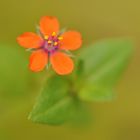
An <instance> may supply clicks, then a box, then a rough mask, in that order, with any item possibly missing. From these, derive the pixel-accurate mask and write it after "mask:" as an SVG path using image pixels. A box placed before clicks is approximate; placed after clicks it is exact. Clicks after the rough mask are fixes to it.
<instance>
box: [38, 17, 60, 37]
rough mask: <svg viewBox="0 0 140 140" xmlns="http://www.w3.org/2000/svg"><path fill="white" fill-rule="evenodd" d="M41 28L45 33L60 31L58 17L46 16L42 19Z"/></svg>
mask: <svg viewBox="0 0 140 140" xmlns="http://www.w3.org/2000/svg"><path fill="white" fill-rule="evenodd" d="M40 30H41V32H42V33H43V34H44V35H51V34H52V33H53V32H56V33H57V32H58V31H59V22H58V20H57V18H56V17H50V16H44V17H42V18H41V20H40Z"/></svg>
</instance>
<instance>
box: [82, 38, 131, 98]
mask: <svg viewBox="0 0 140 140" xmlns="http://www.w3.org/2000/svg"><path fill="white" fill-rule="evenodd" d="M132 46H133V45H132V41H130V40H127V39H107V40H102V41H100V42H97V43H95V44H93V45H91V46H89V47H86V48H84V49H83V50H82V52H81V55H80V59H81V60H83V61H84V78H85V80H84V81H85V82H84V83H82V86H81V89H80V92H79V97H80V98H81V99H83V100H100V99H101V100H103V99H104V100H107V99H108V98H110V99H111V98H113V97H114V94H113V92H112V88H113V86H114V85H115V84H116V82H117V81H118V80H119V78H120V76H121V74H122V72H123V71H124V69H125V68H126V66H127V64H128V62H129V59H130V56H131V55H132V48H133V47H132Z"/></svg>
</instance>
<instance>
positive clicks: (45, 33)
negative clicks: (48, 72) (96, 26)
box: [17, 16, 82, 75]
mask: <svg viewBox="0 0 140 140" xmlns="http://www.w3.org/2000/svg"><path fill="white" fill-rule="evenodd" d="M17 41H18V43H19V44H20V45H21V46H23V47H24V48H27V49H31V50H33V52H32V54H31V56H30V64H29V67H30V69H31V70H32V71H34V72H38V71H41V70H43V69H44V68H45V66H46V65H48V63H49V62H50V64H51V65H52V68H53V69H54V71H55V72H56V73H58V74H60V75H65V74H69V73H71V72H72V70H73V68H74V64H73V61H72V59H71V58H70V57H69V56H68V55H67V54H66V53H64V52H65V50H76V49H78V48H80V47H81V44H82V39H81V34H80V33H79V32H76V31H67V32H63V33H62V32H59V22H58V20H57V18H56V17H50V16H44V17H42V18H41V20H40V26H39V34H35V33H32V32H26V33H24V34H22V35H20V36H19V37H18V38H17Z"/></svg>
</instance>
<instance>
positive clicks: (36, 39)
mask: <svg viewBox="0 0 140 140" xmlns="http://www.w3.org/2000/svg"><path fill="white" fill-rule="evenodd" d="M17 42H18V43H19V44H20V45H21V46H23V47H24V48H38V47H40V46H41V45H42V43H43V39H42V38H41V37H40V36H38V35H37V34H35V33H32V32H26V33H24V34H22V35H20V36H19V37H18V38H17Z"/></svg>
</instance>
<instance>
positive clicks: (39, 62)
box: [29, 50, 48, 72]
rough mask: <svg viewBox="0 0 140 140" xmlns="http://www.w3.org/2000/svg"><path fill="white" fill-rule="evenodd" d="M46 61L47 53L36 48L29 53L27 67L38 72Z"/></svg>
mask: <svg viewBox="0 0 140 140" xmlns="http://www.w3.org/2000/svg"><path fill="white" fill-rule="evenodd" d="M47 63H48V54H47V53H45V52H44V51H43V50H38V51H35V52H33V53H32V54H31V56H30V64H29V67H30V69H31V70H32V71H34V72H38V71H41V70H43V69H44V67H45V66H46V64H47Z"/></svg>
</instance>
